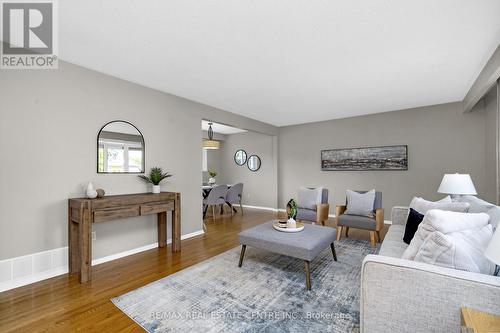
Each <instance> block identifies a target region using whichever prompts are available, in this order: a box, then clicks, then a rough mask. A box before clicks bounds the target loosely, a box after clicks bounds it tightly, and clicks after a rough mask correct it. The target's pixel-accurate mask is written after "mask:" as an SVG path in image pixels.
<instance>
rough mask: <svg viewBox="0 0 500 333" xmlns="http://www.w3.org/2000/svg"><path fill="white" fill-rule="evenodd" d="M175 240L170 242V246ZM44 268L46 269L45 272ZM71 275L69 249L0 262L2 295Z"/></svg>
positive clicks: (119, 255)
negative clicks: (69, 270) (26, 286)
mask: <svg viewBox="0 0 500 333" xmlns="http://www.w3.org/2000/svg"><path fill="white" fill-rule="evenodd" d="M204 233H205V232H204V231H203V230H198V231H195V232H192V233H189V234H185V235H182V236H181V240H184V239H188V238H191V237H195V236H199V235H203V234H204ZM171 243H172V240H171V239H167V244H171ZM156 247H158V242H156V243H153V244H148V245H144V246H141V247H138V248H135V249H131V250H127V251H123V252H120V253H115V254H112V255H109V256H105V257H101V258H97V259H93V260H92V266H96V265H100V264H103V263H105V262H108V261H112V260H115V259H119V258H123V257H127V256H130V255H133V254H136V253H139V252H143V251H147V250H151V249H154V248H156ZM43 268H45V269H43ZM66 273H68V247H67V246H66V247H61V248H57V249H53V250H49V251H42V252H37V253H33V254H29V255H25V256H21V257H16V258H11V259H6V260H1V261H0V292H2V291H7V290H10V289H14V288H18V287H22V286H25V285H28V284H32V283H35V282H38V281H42V280H46V279H50V278H52V277H55V276H58V275H62V274H66Z"/></svg>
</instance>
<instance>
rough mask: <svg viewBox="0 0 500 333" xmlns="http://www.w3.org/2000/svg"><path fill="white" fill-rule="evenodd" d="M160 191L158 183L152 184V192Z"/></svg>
mask: <svg viewBox="0 0 500 333" xmlns="http://www.w3.org/2000/svg"><path fill="white" fill-rule="evenodd" d="M160 192H161V189H160V185H153V193H154V194H158V193H160Z"/></svg>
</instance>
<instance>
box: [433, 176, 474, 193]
mask: <svg viewBox="0 0 500 333" xmlns="http://www.w3.org/2000/svg"><path fill="white" fill-rule="evenodd" d="M438 192H439V193H444V194H450V195H451V197H452V198H457V197H459V196H461V195H476V194H477V192H476V188H475V187H474V183H473V182H472V179H471V178H470V175H469V174H459V173H453V174H451V173H447V174H445V175H444V176H443V180H442V181H441V185H439V189H438Z"/></svg>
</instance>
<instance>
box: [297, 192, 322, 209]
mask: <svg viewBox="0 0 500 333" xmlns="http://www.w3.org/2000/svg"><path fill="white" fill-rule="evenodd" d="M322 193H323V188H322V187H317V188H307V187H301V188H299V192H298V193H297V201H298V202H297V205H298V206H299V207H300V208H305V209H316V205H319V204H320V203H321V197H322Z"/></svg>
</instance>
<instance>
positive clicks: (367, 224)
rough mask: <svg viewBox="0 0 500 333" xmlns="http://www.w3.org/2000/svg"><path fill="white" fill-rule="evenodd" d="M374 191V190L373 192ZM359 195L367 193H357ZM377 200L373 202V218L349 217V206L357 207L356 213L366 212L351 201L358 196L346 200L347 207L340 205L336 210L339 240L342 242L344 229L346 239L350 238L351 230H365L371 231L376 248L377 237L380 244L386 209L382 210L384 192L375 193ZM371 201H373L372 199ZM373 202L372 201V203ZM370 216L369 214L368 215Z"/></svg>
mask: <svg viewBox="0 0 500 333" xmlns="http://www.w3.org/2000/svg"><path fill="white" fill-rule="evenodd" d="M373 191H374V190H373ZM356 192H358V193H359V194H363V193H367V191H356ZM374 193H375V200H374V202H373V207H372V210H371V211H372V214H373V217H369V216H361V215H347V214H345V211H346V209H349V208H348V207H349V205H353V204H354V205H355V207H356V212H363V211H364V212H366V209H365V208H362V207H361V205H359V203H354V202H352V201H350V200H355V199H354V198H356V197H357V196H351V198H350V199H349V196H347V198H346V205H339V206H337V209H336V210H335V216H336V217H335V219H336V220H337V240H340V237H341V234H342V230H343V229H344V227H345V228H346V230H345V235H346V237H348V236H349V228H357V229H364V230H369V231H370V243H371V244H372V246H375V235H376V238H377V239H378V241H379V242H380V241H381V239H380V230H382V228H383V227H384V209H383V208H382V192H379V191H374ZM370 200H371V199H370ZM370 202H371V201H370ZM367 215H368V214H367Z"/></svg>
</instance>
